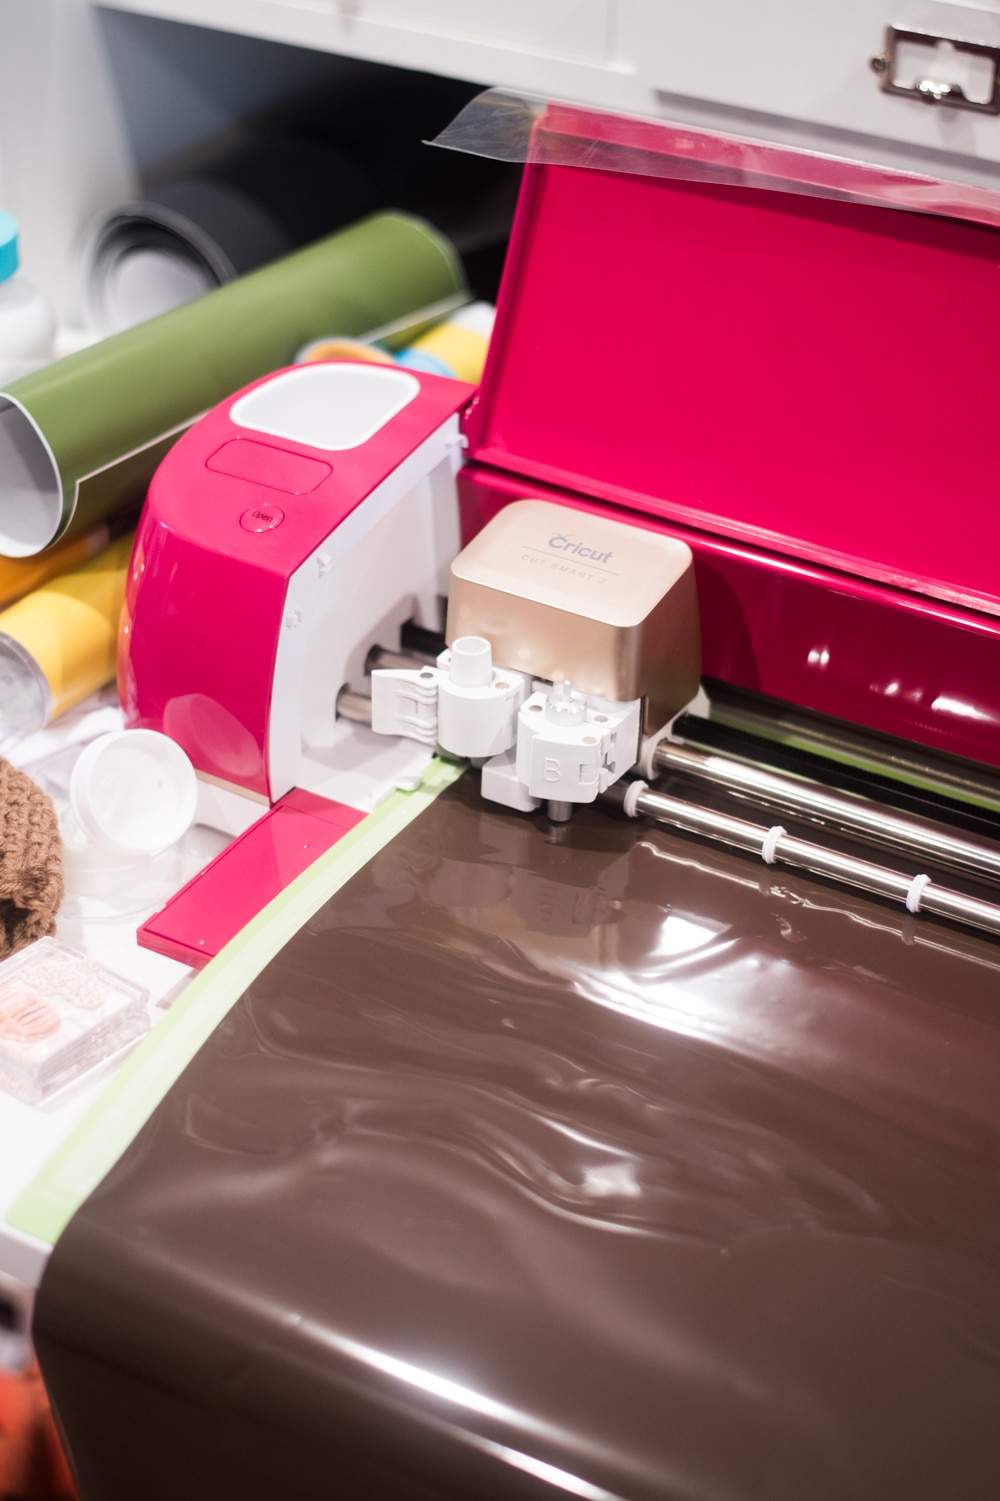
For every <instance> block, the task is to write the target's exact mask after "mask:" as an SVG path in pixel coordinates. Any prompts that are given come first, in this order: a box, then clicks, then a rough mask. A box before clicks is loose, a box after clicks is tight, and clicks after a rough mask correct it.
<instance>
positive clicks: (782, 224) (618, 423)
mask: <svg viewBox="0 0 1000 1501" xmlns="http://www.w3.org/2000/svg"><path fill="white" fill-rule="evenodd" d="M998 348H1000V231H996V230H993V229H989V228H986V227H983V226H980V225H975V224H971V223H966V222H959V221H952V220H947V219H943V218H933V217H930V216H926V215H921V214H915V213H903V212H899V211H896V210H893V209H888V208H880V207H873V206H869V205H862V204H855V203H844V202H837V201H832V200H821V199H812V198H808V197H803V196H799V195H792V194H785V193H781V192H774V191H764V190H758V189H752V188H743V187H725V186H712V185H707V184H695V183H684V182H677V181H670V180H659V179H655V178H649V177H631V176H625V175H621V174H614V173H602V172H595V171H588V170H586V169H581V168H574V167H541V166H533V167H529V168H528V169H527V172H526V174H525V186H524V189H523V192H522V200H521V206H520V209H519V215H518V222H517V225H516V228H515V235H514V239H513V242H512V247H511V253H510V256H509V258H508V266H507V271H506V274H505V280H504V285H503V289H502V292H501V299H500V316H499V319H498V324H497V329H496V332H495V334H494V338H493V344H492V348H491V351H490V358H489V363H488V365H487V370H486V375H485V378H484V383H483V387H482V390H481V393H480V396H479V398H478V399H477V403H476V405H475V407H474V410H473V413H472V416H471V419H470V421H469V426H468V432H469V436H470V440H471V445H472V447H471V452H472V456H474V457H475V458H477V459H479V460H481V461H483V462H485V463H488V464H491V465H497V466H500V467H502V468H504V469H507V470H511V471H514V472H516V473H519V474H521V475H525V476H528V477H531V478H537V479H542V480H546V481H548V482H550V483H553V484H558V485H564V486H568V487H570V488H573V489H579V490H583V491H585V492H587V493H589V494H591V495H593V496H596V497H598V498H601V499H605V500H611V501H615V502H619V503H621V504H625V505H628V506H631V507H633V508H636V509H640V510H646V511H650V512H653V513H655V514H658V515H661V516H664V517H668V518H671V519H673V520H676V521H680V522H683V523H686V524H687V525H689V526H693V527H697V528H699V529H702V530H705V531H709V532H711V533H714V534H720V535H724V536H729V537H733V538H739V539H742V540H746V541H753V542H755V543H757V544H759V545H763V546H765V547H767V548H769V549H771V550H773V551H776V552H781V553H788V554H792V555H795V556H797V557H800V558H805V559H810V560H813V561H817V562H821V563H823V564H825V565H828V566H832V567H835V568H838V569H841V570H846V571H848V572H851V573H854V574H857V575H861V576H862V577H866V578H871V579H878V580H881V581H884V582H887V583H891V584H893V585H895V586H901V587H904V588H907V589H910V590H916V591H918V592H921V593H925V594H933V595H936V596H938V597H940V598H943V599H950V600H955V601H960V602H963V603H966V604H972V605H975V606H976V607H977V608H979V609H985V610H988V611H991V612H995V613H1000V569H998V568H997V566H996V562H995V559H996V556H997V549H998V546H1000V508H998V506H997V504H996V501H997V499H998V490H1000V481H998V468H997V459H996V446H997V444H996V434H997V427H998V422H997V410H998V407H997V379H996V373H995V367H996V351H997V349H998Z"/></svg>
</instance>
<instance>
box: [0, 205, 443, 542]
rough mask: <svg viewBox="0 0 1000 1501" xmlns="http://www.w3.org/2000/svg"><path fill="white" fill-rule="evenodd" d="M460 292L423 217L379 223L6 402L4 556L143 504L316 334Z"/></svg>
mask: <svg viewBox="0 0 1000 1501" xmlns="http://www.w3.org/2000/svg"><path fill="white" fill-rule="evenodd" d="M460 286H461V271H460V269H459V266H458V262H457V260H456V258H455V256H454V253H453V252H452V250H451V247H450V246H449V245H448V243H447V241H445V240H444V239H443V238H442V237H441V236H439V235H437V234H436V233H435V232H434V231H433V230H431V229H430V228H429V227H428V226H427V225H425V224H424V223H423V222H422V221H420V220H417V219H411V218H408V217H406V216H403V215H398V214H377V215H374V216H372V217H371V218H368V219H365V220H362V221H361V222H360V223H358V224H355V225H352V226H351V227H350V228H349V229H345V230H342V231H340V232H339V233H337V234H335V235H331V236H329V237H328V238H327V239H325V240H322V241H320V242H319V243H317V244H315V245H311V246H309V247H308V248H307V249H305V250H300V251H297V252H296V253H295V254H293V255H290V256H287V257H285V258H284V259H283V260H280V261H276V262H275V263H273V264H272V265H270V266H266V267H264V268H263V269H261V270H259V271H255V272H253V273H251V274H250V275H248V276H245V277H243V278H241V279H240V280H238V281H234V282H231V283H229V284H228V285H227V286H224V287H220V288H218V290H216V291H214V292H210V293H208V294H207V295H206V296H205V297H202V298H199V299H198V300H197V301H196V302H192V303H188V304H186V305H185V306H183V307H179V308H175V309H174V310H173V311H171V312H168V313H164V314H163V315H162V316H160V317H159V318H154V319H151V320H150V321H149V322H148V323H143V324H140V325H138V326H137V327H135V328H129V329H125V330H124V331H123V332H121V333H119V334H115V335H113V336H112V337H111V338H108V339H105V340H103V341H101V342H100V343H98V344H95V345H92V346H91V347H90V348H88V349H84V350H81V351H80V352H78V353H77V354H74V355H70V356H68V357H67V358H66V359H63V360H58V361H56V362H55V363H54V364H52V365H48V366H46V367H45V368H44V369H43V370H39V371H36V372H34V373H33V374H31V375H28V376H25V377H23V378H22V379H20V380H18V381H15V382H12V383H11V384H10V385H9V386H8V387H6V388H5V390H4V391H3V392H2V393H0V554H6V555H10V556H15V557H21V556H29V555H31V554H33V553H36V552H39V551H41V550H42V549H43V548H46V547H49V546H51V545H52V543H53V542H55V541H56V540H57V539H58V538H59V537H61V536H63V535H66V534H69V535H76V534H78V533H80V532H81V531H85V530H87V529H88V528H89V527H92V526H93V525H94V523H95V522H96V521H99V520H102V519H103V518H105V517H107V516H109V515H112V514H114V513H115V512H116V511H118V510H120V509H123V508H125V507H126V506H128V505H130V504H133V503H136V502H138V501H141V499H142V497H143V495H144V493H145V488H146V486H147V484H148V482H149V479H150V476H151V475H152V472H153V470H154V469H155V467H156V465H157V463H158V462H159V460H160V459H161V458H162V457H163V454H164V453H165V452H166V451H167V449H168V448H169V447H170V445H171V443H173V442H174V440H175V439H176V438H177V437H178V436H179V435H180V433H181V432H182V431H183V430H184V429H185V428H186V427H187V426H189V425H190V423H191V422H192V421H194V420H195V418H197V417H198V416H200V415H201V414H202V413H203V412H205V411H207V410H208V409H209V408H210V407H212V406H215V405H216V404H217V403H218V402H219V401H221V400H222V399H223V398H224V397H226V396H228V395H230V394H231V393H232V392H233V391H236V390H238V389H239V387H240V386H243V385H246V384H247V383H248V382H249V381H251V380H254V379H256V378H257V377H258V376H261V375H264V374H266V373H267V372H268V371H269V370H273V369H277V368H279V367H280V366H282V365H286V364H290V363H291V362H292V360H293V358H294V356H295V352H296V350H297V349H299V348H301V346H302V345H303V344H304V343H306V342H307V341H308V340H309V339H310V338H313V337H315V336H317V335H318V334H320V333H324V332H327V331H329V330H331V329H336V330H337V331H338V332H342V333H344V334H360V333H365V332H367V331H369V330H371V329H373V328H376V327H380V326H382V325H384V324H386V323H391V322H392V321H394V320H396V319H400V318H404V317H405V316H406V315H407V314H409V313H412V312H414V311H415V310H417V309H420V308H424V307H427V306H428V305H430V304H433V303H437V302H440V301H442V300H444V299H447V298H449V297H450V296H452V295H453V294H455V293H456V292H457V291H458V289H459V288H460Z"/></svg>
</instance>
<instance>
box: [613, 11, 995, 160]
mask: <svg viewBox="0 0 1000 1501" xmlns="http://www.w3.org/2000/svg"><path fill="white" fill-rule="evenodd" d="M890 22H891V23H892V24H893V25H894V26H895V27H897V28H900V29H907V30H913V31H917V32H926V33H931V34H934V35H936V36H940V37H945V38H955V39H957V40H961V41H969V42H979V43H987V44H990V45H992V46H997V45H1000V0H988V3H987V4H986V5H983V4H979V5H967V4H958V3H955V4H953V3H950V0H892V3H891V4H890V3H889V0H836V3H835V4H830V3H829V0H753V4H746V3H741V0H698V3H697V4H688V5H684V4H677V3H674V0H665V3H663V0H648V3H644V4H635V5H633V6H632V7H630V8H629V9H627V11H626V12H625V15H624V17H623V32H622V37H621V43H622V48H623V51H624V52H625V53H626V54H627V55H629V56H631V57H633V58H634V59H635V66H636V75H637V79H639V80H641V81H642V82H643V83H644V84H646V85H647V86H648V87H649V88H651V89H652V90H653V91H654V92H655V93H656V95H657V98H658V103H659V105H660V107H661V109H662V110H663V111H664V112H665V113H669V112H670V107H671V105H672V104H674V105H680V106H681V107H683V105H684V104H688V103H690V102H692V101H700V102H701V103H702V105H705V104H709V105H711V104H716V105H720V106H723V107H725V108H726V109H728V110H730V111H740V112H743V111H745V112H747V115H748V116H749V115H752V116H754V117H760V124H759V125H758V127H757V128H758V130H761V131H763V132H764V133H766V131H767V117H773V116H778V117H781V118H782V119H783V120H789V121H794V122H801V123H803V124H806V125H812V126H818V127H821V128H828V129H831V130H832V131H835V132H837V133H838V135H840V134H842V133H843V134H848V135H850V136H853V137H855V138H860V137H868V138H875V140H878V139H884V140H889V141H893V142H907V143H909V144H911V145H915V146H918V147H920V148H923V150H924V151H926V152H928V153H929V152H935V153H937V152H947V153H956V154H960V155H970V156H973V157H982V158H988V159H990V160H993V161H996V160H1000V116H998V115H992V114H985V113H978V112H975V111H970V110H967V109H964V108H956V107H953V106H942V105H941V104H938V103H934V102H931V101H930V99H928V98H925V97H922V96H921V94H920V93H919V92H917V91H914V93H913V94H912V95H911V96H909V97H907V96H904V95H900V94H894V93H887V92H884V91H883V90H882V89H881V88H880V86H879V84H880V76H879V75H878V74H877V73H876V72H875V71H873V69H872V59H873V58H875V57H879V56H880V54H881V53H882V47H883V39H884V36H885V31H886V26H887V24H888V23H890ZM921 54H923V57H921ZM993 71H994V65H993V64H992V62H991V61H990V60H989V59H987V58H985V57H982V56H979V57H976V56H974V55H971V54H962V53H961V52H955V51H954V50H953V49H947V48H945V49H934V48H933V47H932V46H926V47H925V46H923V45H919V44H917V45H914V44H910V46H909V55H908V56H907V55H906V52H905V50H903V49H901V55H900V57H899V66H898V68H897V75H900V76H905V78H906V80H907V82H908V83H909V84H910V85H911V86H912V85H913V84H915V83H916V84H919V82H921V81H923V80H922V79H921V76H920V75H921V74H922V73H923V74H925V75H926V80H927V82H928V83H929V84H932V83H934V82H935V81H938V80H940V81H943V82H944V83H945V84H947V83H948V82H949V81H951V78H950V77H949V75H951V77H953V78H954V82H956V83H962V84H964V85H965V89H966V92H967V93H968V95H969V97H970V98H975V97H976V95H977V94H978V95H979V97H982V95H983V93H988V91H989V83H990V76H991V75H992V73H993ZM988 75H989V76H988ZM748 123H749V122H748ZM873 147H874V141H871V143H870V145H869V147H868V152H867V153H866V152H865V150H864V147H863V146H862V145H861V143H860V140H858V142H857V145H856V147H855V150H856V151H857V150H859V149H860V152H861V154H872V150H873ZM845 154H854V153H851V152H848V151H847V150H846V148H845Z"/></svg>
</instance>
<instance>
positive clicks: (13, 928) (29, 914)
mask: <svg viewBox="0 0 1000 1501" xmlns="http://www.w3.org/2000/svg"><path fill="white" fill-rule="evenodd" d="M63 889H64V888H63V861H62V839H61V838H60V835H59V820H58V819H57V818H56V810H55V809H54V808H53V806H52V802H51V799H50V798H48V797H46V795H45V793H44V792H43V791H42V789H41V788H40V787H36V786H35V784H34V782H33V781H32V780H31V778H30V777H28V776H25V774H24V772H23V771H18V770H17V767H16V766H11V764H10V762H9V761H3V760H0V959H5V958H6V957H7V955H8V954H14V953H16V952H17V950H18V949H23V948H24V947H25V945H26V944H29V943H34V941H35V939H36V938H46V937H48V935H49V934H50V933H54V932H55V926H56V913H57V912H58V911H59V904H60V903H61V901H62V899H63Z"/></svg>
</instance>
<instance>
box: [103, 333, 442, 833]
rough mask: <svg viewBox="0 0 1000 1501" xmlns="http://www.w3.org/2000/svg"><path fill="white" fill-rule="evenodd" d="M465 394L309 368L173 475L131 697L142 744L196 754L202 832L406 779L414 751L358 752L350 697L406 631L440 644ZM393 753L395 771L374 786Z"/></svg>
mask: <svg viewBox="0 0 1000 1501" xmlns="http://www.w3.org/2000/svg"><path fill="white" fill-rule="evenodd" d="M471 395H472V388H470V387H468V386H465V385H463V384H462V383H461V382H458V381H452V380H446V379H442V378H440V377H436V376H432V375H423V374H420V375H417V374H412V373H410V372H408V371H403V370H397V369H395V368H390V367H388V366H381V365H367V364H354V363H334V364H313V365H303V366H300V367H296V368H293V369H289V370H285V371H280V372H278V373H277V374H275V375H271V376H268V377H266V378H265V379H263V380H261V381H257V382H256V383H255V384H253V385H251V386H249V387H247V388H246V389H245V390H243V391H241V392H238V393H237V394H236V395H235V396H234V397H232V398H230V399H229V400H228V401H225V402H223V403H222V404H221V405H220V406H218V407H216V408H215V409H214V410H213V411H211V412H210V413H209V414H208V415H207V416H206V417H203V418H202V419H201V421H200V422H198V423H196V424H195V426H194V427H192V428H191V429H190V431H189V432H188V433H186V434H185V435H184V437H183V438H181V440H180V441H179V442H178V443H177V444H176V446H175V447H174V448H173V449H172V450H171V451H170V453H169V455H168V456H167V457H166V459H165V460H164V461H163V463H162V464H161V465H160V467H159V469H158V470H157V472H156V475H155V476H154V479H153V482H152V484H151V486H150V490H149V496H148V499H147V502H146V507H145V510H144V512H143V515H142V520H141V524H140V526H139V530H138V534H137V537H136V543H135V551H134V554H133V559H132V568H131V571H130V576H129V581H128V587H127V591H126V600H125V608H124V612H123V620H122V629H121V637H120V640H121V656H120V672H119V691H120V695H121V699H122V703H123V705H124V708H125V715H126V720H127V723H128V724H129V725H130V726H131V727H137V726H142V727H145V728H150V729H156V730H160V731H162V732H163V733H165V734H167V735H169V736H170V737H171V738H172V739H174V740H176V741H177V743H178V744H179V745H181V746H182V747H183V749H184V750H185V751H186V752H187V754H188V755H189V756H190V758H191V760H192V762H193V764H194V766H195V768H196V770H197V772H198V775H199V779H200V781H201V786H202V798H203V806H202V810H201V816H202V818H203V819H207V820H210V821H213V822H218V823H219V824H220V826H222V827H227V826H228V827H229V828H230V829H231V831H233V832H238V831H240V830H241V829H243V828H246V827H247V826H248V824H249V823H251V822H252V821H253V820H254V819H255V818H257V817H258V816H259V815H260V812H261V809H262V807H268V806H270V805H271V804H273V803H276V802H277V801H278V800H279V799H280V798H281V797H282V796H283V795H284V794H285V793H288V792H290V791H291V790H292V789H293V788H298V789H301V790H305V791H311V790H315V789H317V788H323V787H325V786H326V784H327V783H328V782H329V781H330V779H331V778H335V779H336V780H337V784H338V788H339V791H340V793H341V796H346V797H347V799H348V800H349V801H351V802H354V803H357V804H358V805H359V806H360V807H361V808H364V807H365V799H366V796H367V794H368V790H369V787H370V785H371V783H372V779H373V777H380V776H384V775H389V776H397V777H398V776H402V775H404V774H405V773H406V771H407V761H406V759H405V756H406V755H407V754H410V752H412V751H413V749H414V748H413V747H412V746H411V747H410V748H409V752H404V751H403V747H402V745H400V746H399V747H398V748H394V747H392V746H389V745H387V743H386V742H385V741H381V742H376V741H373V742H372V743H371V744H370V745H367V746H365V747H363V749H362V750H360V751H359V749H358V747H357V744H356V741H357V734H356V732H354V731H352V730H351V729H350V727H348V726H345V725H343V724H338V723H337V718H336V699H337V694H338V692H339V690H340V689H341V687H342V686H343V684H344V683H345V682H348V681H350V680H351V679H352V678H354V679H357V678H360V677H362V676H363V673H364V662H365V657H366V653H367V651H368V649H369V646H370V645H371V644H372V643H373V642H375V641H378V640H380V639H381V640H383V641H385V642H389V641H392V640H393V639H395V637H396V636H398V632H399V627H400V625H401V624H402V623H403V622H404V621H408V620H412V621H415V622H416V623H417V624H418V625H420V626H424V627H426V628H428V629H430V630H433V631H438V630H440V628H441V625H442V599H443V596H444V595H445V593H446V591H447V570H448V565H449V564H450V562H451V559H452V558H453V556H454V554H455V552H456V550H457V547H458V530H457V525H458V523H457V508H456V502H455V486H454V476H455V471H456V469H457V467H458V461H459V456H460V451H461V447H460V445H461V442H462V439H461V437H460V434H459V429H458V417H457V413H458V412H459V411H460V410H461V408H462V407H463V406H465V405H466V404H467V403H468V400H469V398H470V396H471ZM386 752H389V754H390V756H391V758H392V764H391V765H390V764H388V763H387V764H386V765H381V766H375V767H374V768H373V767H372V765H371V764H370V763H371V762H373V761H375V762H377V761H378V760H379V757H380V756H382V755H384V754H385V753H386ZM400 756H403V757H404V759H402V760H400V759H398V758H399V757H400ZM418 761H419V758H418ZM369 805H370V804H369Z"/></svg>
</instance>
